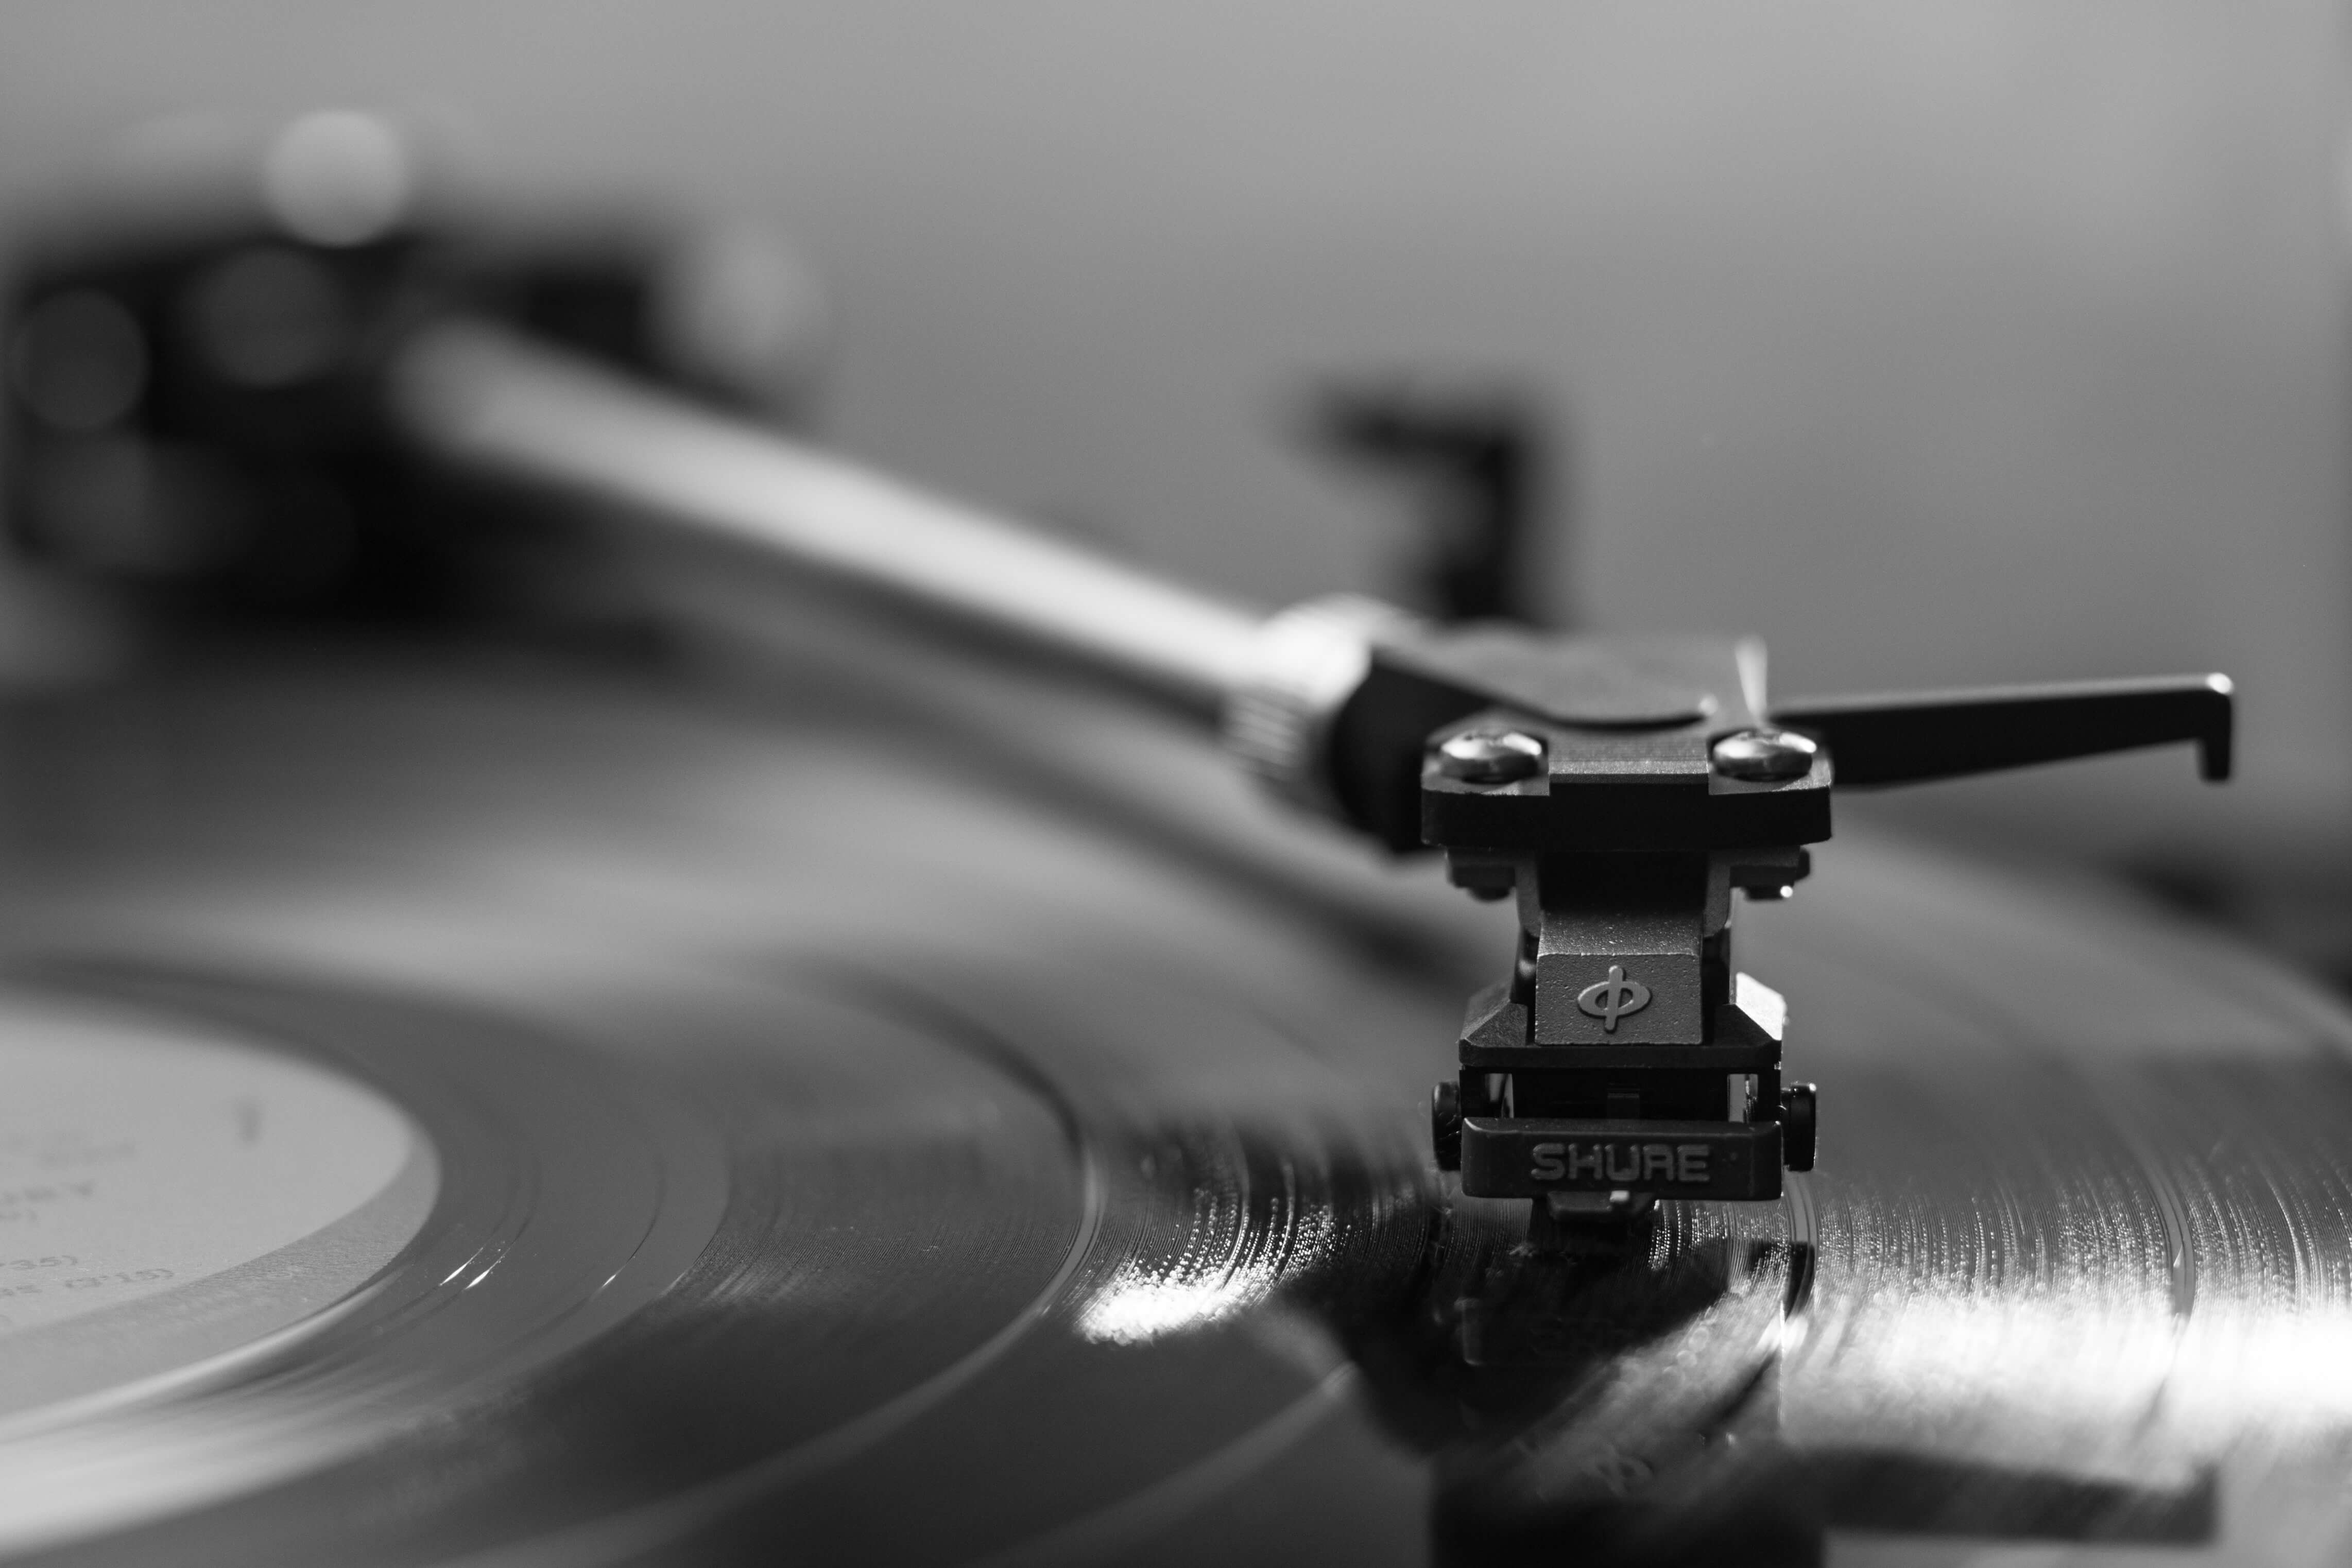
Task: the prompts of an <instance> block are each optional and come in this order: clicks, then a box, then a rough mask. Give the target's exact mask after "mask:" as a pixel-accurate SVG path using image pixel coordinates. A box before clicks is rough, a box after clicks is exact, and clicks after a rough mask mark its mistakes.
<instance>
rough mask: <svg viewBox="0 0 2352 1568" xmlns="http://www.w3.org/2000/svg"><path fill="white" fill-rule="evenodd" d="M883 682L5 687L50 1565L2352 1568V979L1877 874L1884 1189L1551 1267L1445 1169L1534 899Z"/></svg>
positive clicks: (1840, 994) (1109, 718)
mask: <svg viewBox="0 0 2352 1568" xmlns="http://www.w3.org/2000/svg"><path fill="white" fill-rule="evenodd" d="M836 653H837V655H838V656H836V658H835V660H834V662H832V663H830V664H827V663H826V662H824V659H822V658H813V659H809V660H803V661H800V662H797V663H796V664H794V665H793V668H794V669H795V670H796V671H797V672H798V673H797V674H795V675H794V676H793V677H792V680H791V682H790V683H789V684H787V683H786V682H785V681H784V678H783V677H782V676H781V675H780V674H778V673H777V672H776V670H775V669H774V667H772V666H769V665H761V666H756V667H754V668H751V669H747V668H745V667H744V666H741V665H731V664H730V665H727V666H724V667H723V668H720V669H719V670H717V671H714V670H713V669H712V668H711V667H709V665H707V664H679V663H677V662H676V661H671V662H667V663H665V662H660V661H652V662H648V661H646V660H641V659H618V658H605V659H601V660H600V659H594V658H587V657H581V656H565V657H556V656H552V655H548V654H544V653H520V652H515V651H512V650H508V651H503V652H502V651H498V650H489V649H474V650H457V649H444V650H442V651H440V652H438V653H423V652H420V651H418V650H415V649H404V650H382V649H376V650H371V649H367V648H362V647H358V646H354V645H349V644H346V645H341V646H338V647H335V648H321V647H308V648H303V649H300V650H289V649H284V648H276V649H253V648H250V647H248V648H247V649H245V650H242V651H236V652H229V653H214V654H212V655H208V656H205V657H195V658H189V659H185V660H183V661H182V662H180V663H179V664H177V665H175V666H174V667H173V673H171V674H158V675H152V676H149V677H145V678H142V679H140V680H138V681H131V682H124V683H121V684H118V685H113V686H110V687H107V688H103V689H98V690H88V691H82V692H79V693H76V694H72V695H64V696H56V697H50V698H45V699H40V700H34V699H24V700H20V701H18V702H16V703H15V704H14V705H12V706H10V707H9V709H8V710H7V712H6V715H5V767H6V769H7V784H8V797H7V800H6V801H5V816H0V828H5V833H6V835H7V863H6V873H7V874H6V877H5V890H0V956H5V965H6V982H5V990H0V1061H5V1063H6V1064H7V1070H8V1071H9V1074H10V1078H11V1082H15V1083H16V1084H18V1085H19V1086H20V1088H19V1092H17V1093H16V1094H15V1095H12V1096H11V1098H10V1100H9V1102H8V1103H7V1105H6V1106H5V1115H0V1319H5V1321H0V1545H5V1547H6V1548H7V1549H8V1550H9V1551H11V1552H15V1553H16V1554H18V1555H19V1556H21V1557H23V1558H24V1559H26V1560H29V1561H38V1562H56V1563H93V1564H131V1563H240V1564H244V1563H314V1562H325V1561H332V1562H338V1563H653V1562H661V1563H677V1562H691V1563H734V1562H743V1563H751V1562H759V1563H771V1562H776V1561H795V1562H796V1561H802V1560H810V1561H827V1562H838V1561H843V1560H850V1561H884V1562H893V1563H948V1562H969V1561H988V1562H1024V1563H1025V1562H1040V1563H1047V1562H1054V1563H1058V1562H1091V1561H1105V1560H1118V1561H1122V1562H1147V1563H1149V1562H1167V1563H1179V1562H1182V1563H1198V1562H1200V1561H1202V1559H1203V1557H1204V1555H1205V1554H1211V1553H1214V1554H1220V1555H1222V1556H1223V1557H1225V1558H1228V1559H1233V1560H1238V1561H1244V1562H1259V1561H1265V1562H1273V1561H1338V1560H1348V1561H1355V1562H1361V1563H1390V1562H1396V1563H1412V1562H1421V1561H1428V1560H1433V1559H1434V1560H1438V1561H1447V1562H1462V1563H1469V1562H1478V1563H1490V1562H1495V1561H1515V1560H1520V1559H1530V1560H1533V1559H1540V1560H1545V1561H1559V1560H1570V1561H1627V1562H1676V1561H1702V1560H1703V1561H1710V1562H1720V1561H1728V1560H1739V1561H1769V1562H1813V1561H1821V1560H1822V1559H1823V1558H1824V1557H1826V1558H1828V1559H1830V1560H1833V1561H1840V1562H1845V1561H1882V1560H1884V1561H1900V1562H1942V1561H1952V1560H1961V1559H1966V1558H1969V1557H1970V1556H1972V1555H1974V1554H1976V1553H1978V1552H1983V1551H1988V1550H1990V1551H2006V1550H2011V1549H2014V1548H2017V1547H2020V1546H2028V1547H2033V1548H2037V1549H2057V1548H2065V1547H2073V1546H2084V1547H2097V1548H2099V1549H2101V1550H2102V1551H2103V1552H2106V1553H2108V1554H2109V1555H2112V1550H2113V1549H2115V1548H2117V1547H2132V1546H2140V1547H2145V1548H2147V1549H2149V1550H2151V1551H2155V1552H2158V1553H2159V1554H2160V1556H2161V1560H2162V1561H2165V1562H2168V1563H2171V1562H2180V1561H2184V1560H2187V1561H2195V1560H2197V1554H2198V1553H2200V1552H2203V1553H2206V1554H2209V1555H2210V1556H2213V1557H2216V1558H2227V1559H2230V1560H2246V1559H2250V1558H2252V1559H2260V1560H2263V1561H2309V1562H2320V1561H2334V1560H2337V1559H2340V1557H2341V1555H2342V1552H2343V1548H2344V1544H2345V1536H2346V1531H2347V1524H2352V1520H2347V1510H2346V1506H2345V1503H2344V1501H2343V1498H2342V1494H2341V1490H2340V1486H2338V1484H2337V1477H2338V1476H2339V1475H2340V1471H2341V1462H2342V1458H2343V1450H2344V1448H2345V1446H2346V1443H2347V1438H2352V1228H2347V1214H2352V1190H2347V1180H2352V1177H2348V1176H2347V1162H2346V1160H2345V1158H2344V1155H2343V1150H2344V1147H2345V1144H2344V1138H2343V1134H2342V1132H2341V1129H2342V1128H2344V1127H2345V1126H2347V1125H2352V1067H2348V1066H2347V1055H2346V1050H2347V1041H2352V1033H2348V1032H2347V1019H2345V1018H2344V1017H2343V1016H2342V1015H2341V1013H2340V1012H2339V1011H2338V1009H2336V1007H2335V1006H2334V1005H2333V1004H2331V1003H2329V1002H2327V1001H2326V1000H2325V999H2323V998H2320V997H2319V996H2318V995H2317V994H2315V992H2313V991H2312V990H2310V989H2309V988H2306V987H2305V986H2303V985H2302V984H2300V983H2299V982H2297V981H2295V980H2294V979H2292V978H2290V977H2287V976H2285V975H2284V973H2282V972H2280V971H2278V970H2276V969H2274V968H2273V967H2270V966H2268V965H2266V964H2264V963H2263V962H2262V961H2260V960H2259V959H2257V958H2255V957H2253V956H2250V955H2247V954H2244V953H2242V952H2239V951H2237V950H2234V949H2232V948H2231V947H2229V946H2227V945H2226V944H2224V943H2222V942H2221V941H2218V940H2216V939H2214V938H2211V937H2210V936H2206V935H2203V934H2200V933H2195V932H2191V931H2189V930H2187V929H2185V928H2182V927H2179V926H2176V925H2171V924H2169V923H2168V922H2167V921H2165V920H2163V919H2161V918H2159V917H2158V916H2156V915H2153V914H2151V913H2149V912H2147V911H2145V910H2142V909H2140V908H2137V907H2136V906H2134V905H2131V904H2126V903H2125V902H2122V901H2121V900H2120V899H2118V898H2116V896H2115V895H2112V894H2106V893H2104V892H2101V891H2098V890H2095V889H2085V888H2075V887H2063V886H2058V885H2054V884H2046V883H2041V884H2037V883H2026V882H2022V881H2020V880H2018V879H2017V878H2016V877H2014V876H2012V875H2011V874H2008V873H1995V872H1992V871H1990V870H1987V869H1986V868H1984V867H1983V866H1981V865H1978V864H1975V863H1972V862H1968V861H1964V860H1961V859H1958V858H1955V857H1951V856H1948V855H1943V854H1938V853H1934V852H1927V851H1925V850H1921V849H1918V848H1916V847H1913V846H1908V845H1906V844H1904V843H1902V842H1900V841H1894V840H1886V839H1875V838H1873V837H1871V836H1870V835H1868V834H1866V833H1864V834H1853V833H1849V834H1846V835H1844V836H1842V837H1841V839H1840V840H1839V841H1836V842H1833V843H1832V844H1830V845H1827V846H1825V847H1824V848H1823V849H1822V852H1821V853H1820V856H1819V860H1820V865H1821V872H1820V874H1819V875H1818V876H1817V877H1816V878H1815V880H1814V881H1813V882H1812V883H1810V884H1808V886H1807V887H1806V888H1805V890H1804V892H1803V894H1802V895H1801V897H1800V898H1799V899H1798V900H1797V901H1795V902H1794V903H1793V904H1790V905H1789V906H1787V907H1785V908H1781V907H1772V908H1768V909H1763V910H1759V911H1756V912H1751V913H1748V914H1745V915H1743V916H1742V935H1741V941H1742V960H1741V962H1742V967H1744V968H1748V969H1750V970H1752V971H1754V972H1755V973H1756V974H1758V975H1759V976H1760V977H1763V978H1764V979H1765V980H1766V981H1768V982H1769V983H1770V984H1771V985H1773V986H1775V987H1777V988H1780V989H1781V990H1782V991H1784V992H1786V993H1787V994H1788V995H1789V996H1790V998H1791V999H1792V1004H1793V1021H1792V1028H1791V1032H1790V1047H1789V1057H1790V1064H1791V1069H1792V1071H1796V1072H1798V1073H1800V1074H1801V1075H1802V1076H1805V1077H1808V1078H1811V1079H1815V1080H1817V1081H1819V1082H1821V1084H1822V1093H1823V1118H1824V1134H1823V1142H1822V1158H1821V1164H1820V1168H1819V1169H1818V1170H1817V1171H1816V1172H1815V1173H1813V1174H1812V1175H1811V1176H1806V1177H1799V1178H1794V1180H1793V1182H1792V1187H1791V1191H1790V1197H1788V1199H1787V1200H1786V1201H1785V1202H1784V1203H1782V1204H1780V1205H1777V1206H1751V1207H1734V1206H1725V1207H1708V1206H1702V1205H1683V1206H1669V1207H1668V1208H1667V1210H1666V1212H1665V1213H1664V1217H1663V1218H1661V1220H1660V1221H1659V1223H1658V1225H1657V1227H1656V1228H1655V1230H1654V1234H1652V1235H1650V1236H1649V1237H1648V1238H1647V1239H1645V1240H1644V1241H1643V1244H1642V1245H1641V1246H1640V1247H1638V1248H1636V1249H1633V1250H1632V1251H1631V1252H1628V1253H1624V1254H1621V1255H1612V1254H1607V1253H1592V1252H1583V1251H1575V1250H1562V1249H1557V1248H1549V1247H1531V1246H1529V1245H1528V1210H1527V1207H1526V1206H1525V1205H1523V1204H1505V1203H1499V1202H1487V1201H1481V1200H1473V1199H1465V1198H1462V1197H1460V1196H1459V1194H1458V1190H1457V1189H1455V1188H1454V1187H1453V1186H1451V1185H1450V1178H1448V1177H1445V1176H1441V1175H1440V1174H1439V1173H1438V1172H1437V1171H1436V1170H1435V1169H1434V1168H1433V1165H1432V1163H1431V1160H1430V1155H1429V1152H1428V1147H1427V1134H1426V1130H1425V1129H1426V1123H1425V1116H1424V1113H1423V1103H1424V1096H1425V1094H1426V1092H1427V1085H1428V1083H1429V1082H1431V1081H1432V1080H1433V1079H1434V1078H1435V1077H1437V1076H1439V1075H1440V1074H1442V1073H1444V1072H1445V1071H1448V1069H1449V1065H1450V1062H1451V1059H1452V1045H1453V1036H1454V1026H1455V1024H1456V1022H1457V1020H1458V1019H1459V1015H1460V1010H1461V1008H1462V1005H1463V1003H1464V1001H1465V999H1466V998H1467V997H1468V995H1469V994H1470V992H1471V991H1472V990H1473V989H1475V988H1476V987H1477V986H1479V985H1481V984H1483V983H1484V982H1485V981H1486V980H1487V979H1489V978H1491V977H1493V972H1494V971H1496V970H1498V969H1499V967H1500V966H1501V965H1502V964H1503V963H1504V962H1506V961H1507V956H1508V954H1509V952H1510V942H1511V938H1510V916H1509V915H1508V913H1507V912H1501V913H1499V914H1498V913H1497V912H1496V911H1495V910H1493V909H1485V908H1480V907H1477V906H1474V905H1471V904H1468V903H1467V902H1466V901H1464V900H1462V899H1461V898H1460V897H1459V895H1458V894H1454V893H1452V892H1450V891H1449V890H1447V889H1445V888H1444V887H1443V886H1441V885H1438V883H1439V881H1440V879H1438V878H1436V877H1435V876H1433V875H1432V874H1431V873H1429V870H1428V868H1427V867H1425V866H1423V867H1414V866H1410V865H1398V866H1391V865H1385V864H1380V863H1375V862H1372V861H1371V860H1370V859H1368V858H1367V857H1366V856H1365V855H1364V854H1363V853H1362V852H1360V850H1358V849H1357V848H1356V847H1355V846H1353V845H1351V844H1349V843H1345V842H1342V841H1339V839H1338V838H1337V837H1336V836H1329V837H1327V836H1325V835H1324V833H1323V831H1321V830H1319V829H1317V828H1314V827H1313V826H1311V825H1307V824H1302V823H1299V822H1297V821H1293V820H1289V819H1286V818H1284V817H1283V816H1282V815H1281V814H1280V813H1279V811H1278V810H1277V809H1276V808H1275V807H1273V806H1271V805H1269V804H1268V803H1266V802H1264V801H1262V800H1257V799H1255V797H1253V796H1252V795H1251V794H1250V793H1249V791H1248V790H1247V789H1246V788H1245V787H1244V785H1242V784H1241V783H1240V782H1238V781H1236V780H1234V779H1230V778H1229V777H1228V776H1227V775H1226V773H1225V772H1224V771H1223V768H1222V765H1221V764H1220V763H1218V762H1217V760H1216V759H1215V758H1213V757H1211V756H1209V755H1207V754H1206V753H1205V752H1203V751H1202V750H1201V749H1200V748H1198V747H1197V746H1196V745H1195V744H1194V743H1193V742H1192V741H1191V740H1189V739H1187V738H1185V737H1180V736H1177V735H1173V734H1168V733H1162V732H1160V731H1159V730H1158V729H1156V728H1154V727H1152V726H1151V724H1150V722H1149V721H1147V720H1144V719H1140V718H1136V717H1132V716H1127V715H1124V714H1121V713H1119V712H1118V711H1117V710H1116V709H1114V708H1111V707H1109V706H1104V705H1101V704H1098V703H1097V702H1096V701H1095V700H1094V699H1092V698H1090V697H1088V696H1087V695H1084V694H1081V693H1053V692H1046V691H1040V690H1034V689H1030V688H1028V687H1025V686H1023V685H1018V684H1017V683H1014V682H1012V681H1009V680H1000V679H998V678H997V677H994V676H990V675H985V674H980V673H977V672H975V671H972V670H971V669H968V668H965V667H962V666H961V665H959V664H954V663H953V662H944V661H929V660H927V659H926V658H924V657H923V656H920V655H917V654H906V655H903V656H901V655H897V654H890V653H884V652H879V651H877V650H858V651H856V655H855V656H851V655H849V654H847V653H838V651H836ZM894 659H897V661H898V662H897V663H895V664H894V663H893V660H894Z"/></svg>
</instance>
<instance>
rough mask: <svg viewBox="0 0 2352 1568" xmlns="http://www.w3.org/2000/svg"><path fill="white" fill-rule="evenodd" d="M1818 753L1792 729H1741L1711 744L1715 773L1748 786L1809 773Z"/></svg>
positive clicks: (1809, 740)
mask: <svg viewBox="0 0 2352 1568" xmlns="http://www.w3.org/2000/svg"><path fill="white" fill-rule="evenodd" d="M1821 749H1822V748H1821V747H1820V745H1819V744H1817V743H1816V742H1815V741H1813V740H1812V739H1811V738H1810V737H1806V736H1802V735H1799V734H1798V733H1797V732H1796V731H1795V730H1792V729H1743V730H1740V731H1738V733H1737V734H1734V735H1727V736H1725V737H1723V738H1722V739H1721V740H1718V741H1717V742H1716V743H1715V750H1714V758H1715V770H1716V771H1717V773H1720V774H1722V775H1723V776H1724V777H1725V778H1726V779H1742V780H1745V781H1746V782H1748V783H1751V784H1773V783H1785V782H1786V781H1788V780H1789V779H1802V778H1803V777H1804V776H1805V775H1806V774H1808V773H1810V772H1811V771H1812V768H1813V758H1815V757H1817V756H1819V755H1820V754H1821Z"/></svg>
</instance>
